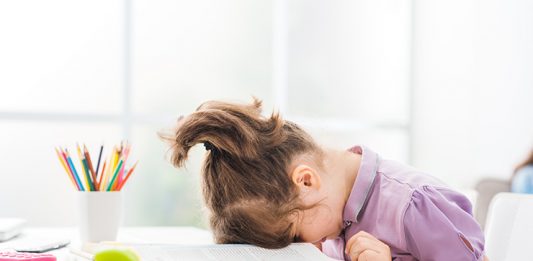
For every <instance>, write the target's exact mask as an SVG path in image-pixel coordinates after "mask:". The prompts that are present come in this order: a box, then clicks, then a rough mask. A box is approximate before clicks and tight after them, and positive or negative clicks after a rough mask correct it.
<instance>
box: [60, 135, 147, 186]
mask: <svg viewBox="0 0 533 261" xmlns="http://www.w3.org/2000/svg"><path fill="white" fill-rule="evenodd" d="M103 149H104V145H103V144H102V145H101V146H100V151H99V153H98V162H97V164H96V170H95V165H94V164H93V161H92V159H91V154H90V153H89V150H88V149H87V146H86V145H85V144H82V146H80V145H79V144H78V143H76V150H77V153H78V158H79V161H80V164H81V170H79V169H78V170H79V171H80V172H78V170H76V165H74V161H73V159H72V156H71V155H70V153H69V151H68V149H64V148H62V147H60V146H58V147H55V148H54V150H55V152H56V154H57V157H58V159H59V162H60V164H61V166H62V167H63V169H64V170H65V172H66V173H67V175H68V177H69V179H70V181H71V182H72V184H74V186H75V187H76V189H77V190H79V191H120V190H121V189H122V188H123V187H124V185H125V184H126V182H127V181H128V180H129V178H130V177H131V176H132V174H133V172H134V170H135V168H136V167H137V163H138V161H137V162H135V164H133V166H132V167H131V168H126V163H127V160H128V158H129V154H130V151H131V144H130V143H129V142H127V141H122V142H121V143H120V145H116V146H113V149H112V151H111V153H110V155H109V157H105V156H103ZM102 157H103V158H104V162H103V164H101V163H102ZM100 165H102V166H100ZM82 176H83V177H82Z"/></svg>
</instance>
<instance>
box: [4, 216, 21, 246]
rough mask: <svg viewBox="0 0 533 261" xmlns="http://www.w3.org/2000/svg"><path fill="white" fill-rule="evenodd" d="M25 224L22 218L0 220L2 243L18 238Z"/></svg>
mask: <svg viewBox="0 0 533 261" xmlns="http://www.w3.org/2000/svg"><path fill="white" fill-rule="evenodd" d="M25 224H26V220H24V219H20V218H0V242H2V241H6V240H9V239H11V238H13V237H16V236H18V235H19V234H20V232H22V228H23V227H24V225H25Z"/></svg>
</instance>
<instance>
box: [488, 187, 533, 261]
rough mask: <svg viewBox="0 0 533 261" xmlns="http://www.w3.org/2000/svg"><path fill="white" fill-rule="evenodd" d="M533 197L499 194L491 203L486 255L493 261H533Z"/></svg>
mask: <svg viewBox="0 0 533 261" xmlns="http://www.w3.org/2000/svg"><path fill="white" fill-rule="evenodd" d="M532 221H533V195H528V194H517V193H498V194H497V195H496V196H494V199H493V200H492V202H491V203H490V207H489V212H488V215H487V223H486V227H485V236H486V238H485V251H486V255H487V256H488V257H489V259H490V260H491V261H505V260H509V261H511V260H533V251H531V235H533V225H532V224H531V223H532Z"/></svg>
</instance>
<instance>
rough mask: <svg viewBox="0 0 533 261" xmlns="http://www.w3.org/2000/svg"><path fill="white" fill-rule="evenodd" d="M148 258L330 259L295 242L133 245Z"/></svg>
mask: <svg viewBox="0 0 533 261" xmlns="http://www.w3.org/2000/svg"><path fill="white" fill-rule="evenodd" d="M131 247H132V248H133V249H134V250H135V251H136V252H137V253H138V254H139V255H140V257H141V259H142V260H147V261H163V260H166V261H173V260H237V261H240V260H243V261H244V260H330V259H329V258H328V257H327V256H326V255H324V254H322V252H320V251H319V250H318V249H317V248H316V247H314V246H313V245H312V244H305V243H295V244H291V245H290V246H288V247H286V248H282V249H264V248H260V247H256V246H251V245H206V246H179V245H131Z"/></svg>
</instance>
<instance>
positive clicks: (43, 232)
mask: <svg viewBox="0 0 533 261" xmlns="http://www.w3.org/2000/svg"><path fill="white" fill-rule="evenodd" d="M64 238H68V239H70V240H71V244H70V245H69V246H70V247H75V248H80V243H79V235H78V231H77V228H74V227H72V228H28V229H25V230H24V232H23V233H22V234H21V235H20V236H18V237H16V238H14V239H12V240H9V241H6V242H2V243H0V249H9V248H11V247H12V246H14V245H16V244H20V243H21V242H23V241H24V240H29V239H64ZM117 241H119V242H124V243H144V244H182V245H203V244H212V243H213V240H212V236H211V233H210V232H209V231H207V230H203V229H198V228H194V227H123V228H121V229H120V230H119V233H118V239H117ZM69 246H67V247H65V248H62V249H59V250H55V251H51V252H50V253H52V254H54V255H55V256H56V257H57V260H58V261H74V260H80V261H86V259H84V258H81V257H79V256H76V255H74V254H72V253H70V251H69Z"/></svg>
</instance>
